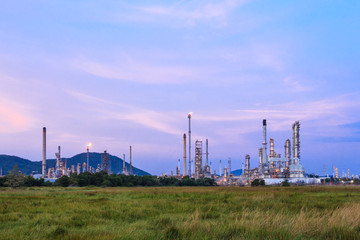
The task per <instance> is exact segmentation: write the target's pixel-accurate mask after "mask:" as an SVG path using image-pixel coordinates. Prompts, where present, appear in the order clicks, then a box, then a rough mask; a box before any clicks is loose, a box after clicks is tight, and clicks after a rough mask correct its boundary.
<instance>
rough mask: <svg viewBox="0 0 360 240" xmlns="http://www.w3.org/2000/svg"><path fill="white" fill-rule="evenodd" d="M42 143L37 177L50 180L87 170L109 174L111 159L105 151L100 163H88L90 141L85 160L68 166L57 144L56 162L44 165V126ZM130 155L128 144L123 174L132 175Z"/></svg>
mask: <svg viewBox="0 0 360 240" xmlns="http://www.w3.org/2000/svg"><path fill="white" fill-rule="evenodd" d="M42 135H43V137H42V138H43V144H42V150H43V151H42V173H41V175H40V176H39V177H42V178H44V179H46V180H51V179H57V178H60V177H62V176H70V174H80V173H84V172H89V173H96V172H100V171H105V172H107V173H108V174H111V173H112V172H111V161H110V157H109V155H108V153H107V151H106V150H105V151H104V153H103V154H102V159H101V164H97V166H96V167H94V166H91V165H90V161H89V150H90V147H91V145H92V144H91V143H89V144H88V145H87V146H86V162H83V163H82V164H81V163H77V165H71V166H68V165H67V161H66V158H64V159H62V158H61V147H60V146H58V151H57V152H56V153H55V157H56V162H55V167H49V168H47V167H46V128H45V127H44V128H43V134H42ZM131 155H132V148H131V146H130V164H129V169H127V168H126V167H125V154H124V157H123V168H122V171H121V174H125V175H132V174H133V172H132V161H131V157H132V156H131Z"/></svg>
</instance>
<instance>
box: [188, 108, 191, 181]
mask: <svg viewBox="0 0 360 240" xmlns="http://www.w3.org/2000/svg"><path fill="white" fill-rule="evenodd" d="M188 118H189V177H191V113H189V114H188Z"/></svg>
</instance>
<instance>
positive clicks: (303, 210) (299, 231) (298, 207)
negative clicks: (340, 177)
mask: <svg viewBox="0 0 360 240" xmlns="http://www.w3.org/2000/svg"><path fill="white" fill-rule="evenodd" d="M0 239H360V188H357V187H290V188H280V187H263V188H238V187H228V188H222V187H210V188H206V187H184V188H179V187H174V188H171V187H167V188H28V189H22V190H11V189H0Z"/></svg>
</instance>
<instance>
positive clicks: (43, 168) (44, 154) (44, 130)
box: [42, 127, 46, 178]
mask: <svg viewBox="0 0 360 240" xmlns="http://www.w3.org/2000/svg"><path fill="white" fill-rule="evenodd" d="M42 177H43V178H45V177H46V128H45V127H44V128H43V152H42Z"/></svg>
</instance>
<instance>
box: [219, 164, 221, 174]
mask: <svg viewBox="0 0 360 240" xmlns="http://www.w3.org/2000/svg"><path fill="white" fill-rule="evenodd" d="M219 174H220V177H221V160H220V172H219Z"/></svg>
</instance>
